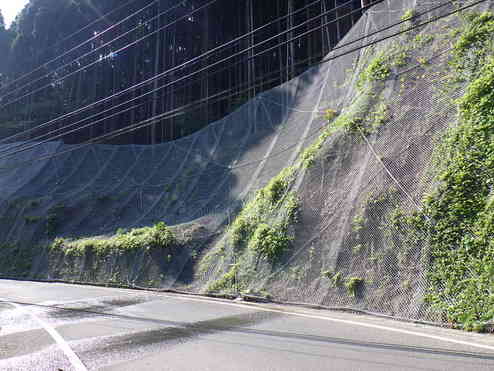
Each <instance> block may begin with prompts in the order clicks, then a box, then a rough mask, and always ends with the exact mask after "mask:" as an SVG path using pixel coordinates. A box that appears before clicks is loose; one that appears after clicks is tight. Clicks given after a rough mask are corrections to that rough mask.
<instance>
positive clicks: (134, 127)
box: [0, 0, 486, 160]
mask: <svg viewBox="0 0 494 371" xmlns="http://www.w3.org/2000/svg"><path fill="white" fill-rule="evenodd" d="M484 1H486V0H479V1H477V2H475V3H473V4H470V5H467V6H465V7H462V8H459V9H457V10H455V11H453V12H451V13H448V14H447V15H442V16H439V17H436V18H433V19H431V20H429V21H426V22H424V23H421V24H418V25H414V26H412V27H410V28H408V29H404V30H401V31H399V32H397V33H395V34H392V35H389V36H387V37H385V38H383V39H379V40H375V41H373V42H371V43H368V44H367V45H364V46H361V47H359V48H356V49H352V50H350V51H347V52H346V53H342V54H339V55H337V56H333V57H332V58H327V59H325V61H326V62H327V61H330V60H333V59H336V58H339V57H340V56H344V55H347V54H350V53H353V52H354V51H356V50H359V49H362V48H365V47H368V46H371V45H374V44H376V43H378V42H381V41H383V40H386V39H389V38H391V37H395V36H397V35H400V34H403V33H405V32H409V31H411V30H413V29H415V28H418V27H421V26H423V25H426V24H430V23H432V22H434V21H436V20H439V19H442V18H444V17H447V16H449V15H451V14H454V13H457V12H459V11H462V10H464V9H467V8H470V7H473V6H475V5H477V4H480V3H482V2H484ZM422 14H423V13H422ZM418 16H419V15H417V17H418ZM400 23H401V22H400ZM321 63H325V62H324V61H320V62H316V63H314V65H319V64H321ZM202 101H204V99H203V100H199V101H196V102H194V103H197V102H199V103H200V102H202ZM190 105H192V104H189V105H186V106H182V107H180V108H178V109H174V110H171V111H169V112H166V113H163V114H160V115H158V116H156V117H151V118H148V119H146V120H143V121H141V122H139V123H137V124H133V125H130V126H129V127H126V128H122V129H119V130H116V131H114V132H111V133H107V134H104V135H102V136H100V137H97V138H95V140H97V139H103V140H107V139H111V138H114V137H116V136H120V135H122V134H124V133H126V132H132V131H135V130H138V129H140V128H142V127H146V126H149V125H150V124H149V121H152V120H156V119H158V118H163V117H165V116H166V115H167V114H168V113H170V114H172V115H173V116H172V117H176V116H178V115H181V114H182V113H181V112H180V111H181V110H183V109H184V107H189V106H190ZM141 124H142V126H141ZM127 130H128V131H127ZM112 133H114V135H115V136H112V137H110V135H111V134H112ZM92 143H94V140H93V139H91V140H90V141H88V142H86V143H83V144H82V145H84V144H92ZM71 150H74V149H71ZM14 154H15V153H14ZM4 157H5V156H4ZM1 159H3V157H0V160H1Z"/></svg>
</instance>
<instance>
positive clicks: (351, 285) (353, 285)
mask: <svg viewBox="0 0 494 371" xmlns="http://www.w3.org/2000/svg"><path fill="white" fill-rule="evenodd" d="M363 284H364V280H363V279H362V278H359V277H350V278H349V279H348V280H347V281H346V282H345V287H346V289H347V291H348V294H349V295H351V296H353V297H356V296H357V293H358V290H360V288H361V287H362V286H363Z"/></svg>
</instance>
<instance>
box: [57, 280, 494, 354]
mask: <svg viewBox="0 0 494 371" xmlns="http://www.w3.org/2000/svg"><path fill="white" fill-rule="evenodd" d="M60 285H66V286H73V285H71V284H60ZM76 286H77V287H78V288H80V287H81V286H79V285H76ZM99 288H100V289H103V290H111V291H113V292H122V293H127V294H129V293H135V291H134V290H131V289H121V288H109V287H99ZM149 293H150V294H155V295H156V296H164V297H168V298H171V299H181V300H189V301H201V302H209V303H216V304H221V305H229V306H234V307H239V308H244V309H247V308H249V309H253V308H255V309H257V310H260V311H265V312H275V313H281V314H286V315H290V316H298V317H305V318H311V319H318V320H323V321H329V322H336V323H345V324H348V325H354V326H362V327H367V328H373V329H377V330H383V331H390V332H396V333H401V334H406V335H411V336H419V337H423V338H429V339H433V340H439V341H443V342H448V343H454V344H459V345H465V346H470V347H474V348H480V349H486V350H490V351H492V352H494V346H492V345H486V344H479V343H474V342H470V341H464V340H457V339H452V338H449V337H445V336H439V335H432V334H427V333H424V332H418V331H410V330H405V329H400V328H395V327H389V326H383V325H375V324H372V323H365V322H358V321H352V320H345V319H339V318H331V317H326V316H318V315H313V314H305V313H297V312H290V311H288V310H280V309H273V308H263V307H261V306H259V305H255V304H254V305H253V304H240V303H231V302H225V301H221V300H214V299H210V298H207V297H192V296H186V295H181V294H167V293H158V292H149Z"/></svg>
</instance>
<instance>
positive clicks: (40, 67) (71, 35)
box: [0, 0, 158, 99]
mask: <svg viewBox="0 0 494 371" xmlns="http://www.w3.org/2000/svg"><path fill="white" fill-rule="evenodd" d="M137 1H139V0H130V1H128V2H126V3H125V4H123V5H122V6H119V7H118V8H116V9H113V10H111V11H109V12H108V13H106V14H104V15H102V16H101V17H99V18H97V19H95V20H94V21H92V22H90V23H89V24H87V25H85V26H84V27H82V28H80V29H79V30H77V31H75V32H73V33H72V34H70V35H68V36H65V37H64V38H63V39H62V40H59V41H57V42H56V43H54V44H53V45H51V46H50V47H48V48H46V49H45V51H46V50H49V49H52V48H54V47H55V46H57V45H59V44H61V43H63V42H64V41H67V40H70V39H71V38H72V37H74V36H76V35H78V34H80V33H81V32H83V31H85V30H87V29H88V28H89V27H91V26H93V25H94V24H96V23H98V22H99V21H101V20H104V19H106V18H107V17H109V16H110V15H111V14H113V13H116V12H118V11H119V10H121V9H123V8H125V7H126V6H128V5H130V4H132V3H135V2H137ZM156 1H158V0H152V3H151V4H149V5H152V4H153V3H155V2H156ZM149 5H147V6H146V7H145V8H147V7H148V6H149ZM145 8H143V9H141V10H139V11H138V12H137V13H135V14H133V15H132V16H129V17H127V18H126V19H124V20H122V21H120V22H118V23H116V24H114V25H112V26H111V27H109V28H107V29H106V30H104V31H102V32H100V33H99V34H98V36H95V37H91V38H89V39H88V40H86V41H84V42H83V43H81V44H79V45H77V46H75V47H73V48H71V49H70V50H68V51H66V52H64V53H62V54H61V55H59V56H57V57H55V58H53V59H51V60H49V61H48V62H44V63H43V64H41V65H40V66H38V67H36V68H35V69H34V70H32V71H31V72H28V73H26V74H24V75H22V76H20V77H17V78H16V79H14V80H12V81H10V82H9V83H8V84H5V85H3V86H1V87H0V91H3V90H5V89H7V88H9V87H10V86H12V85H14V84H16V83H17V82H19V81H20V80H22V79H24V78H26V77H29V76H31V75H32V74H33V73H35V72H37V71H39V70H41V69H43V68H46V67H47V66H48V65H49V64H51V63H53V62H55V61H57V60H59V59H60V58H63V57H64V56H66V55H67V54H69V53H71V52H73V51H75V50H77V49H79V48H81V47H82V46H84V45H85V44H87V43H89V42H91V41H93V40H95V39H96V38H97V37H100V36H101V35H103V34H105V33H106V32H108V31H109V30H111V29H113V28H115V27H116V26H118V25H119V24H121V23H122V22H124V21H126V20H128V18H130V17H133V16H134V15H136V14H138V13H140V12H141V11H143V10H144V9H145ZM32 83H33V81H31V82H30V84H32ZM21 88H22V87H21ZM19 89H20V88H19ZM2 98H3V97H2ZM0 99H1V98H0Z"/></svg>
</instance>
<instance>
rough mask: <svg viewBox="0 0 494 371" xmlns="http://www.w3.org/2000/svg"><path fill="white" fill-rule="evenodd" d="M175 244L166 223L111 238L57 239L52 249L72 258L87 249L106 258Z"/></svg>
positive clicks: (173, 236) (133, 230)
mask: <svg viewBox="0 0 494 371" xmlns="http://www.w3.org/2000/svg"><path fill="white" fill-rule="evenodd" d="M175 242H176V239H175V235H174V233H173V232H172V231H171V230H170V229H169V228H168V227H167V226H166V225H165V223H163V222H160V223H158V224H156V225H154V226H152V227H143V228H136V229H132V230H130V231H128V232H123V231H121V232H120V233H117V234H116V235H114V236H112V237H110V238H85V239H80V240H75V241H70V240H65V239H61V238H57V239H55V240H54V242H53V243H52V245H51V249H52V250H58V251H63V252H64V253H65V254H66V255H70V256H81V255H83V254H84V252H85V251H86V250H87V249H91V250H92V251H93V252H94V253H95V254H96V255H98V256H106V255H109V254H113V253H122V252H130V251H137V250H141V249H150V248H167V247H170V246H172V245H173V244H174V243H175Z"/></svg>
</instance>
